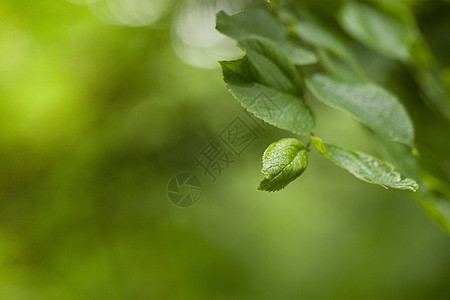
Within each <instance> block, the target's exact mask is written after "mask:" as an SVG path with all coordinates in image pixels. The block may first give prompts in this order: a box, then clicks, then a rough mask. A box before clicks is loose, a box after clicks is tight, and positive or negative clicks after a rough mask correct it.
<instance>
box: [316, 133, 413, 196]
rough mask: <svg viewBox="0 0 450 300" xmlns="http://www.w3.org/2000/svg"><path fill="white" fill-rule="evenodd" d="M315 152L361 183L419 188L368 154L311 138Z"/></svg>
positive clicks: (392, 168)
mask: <svg viewBox="0 0 450 300" xmlns="http://www.w3.org/2000/svg"><path fill="white" fill-rule="evenodd" d="M311 142H312V144H313V145H314V147H316V148H317V150H318V151H319V152H320V153H321V154H323V155H324V156H325V157H326V158H328V159H329V160H330V161H331V162H333V163H334V164H335V165H337V166H338V167H340V168H342V169H344V170H347V171H348V172H350V173H351V174H352V175H353V176H355V177H357V178H359V179H361V180H362V181H365V182H368V183H373V184H378V185H381V186H383V187H392V188H395V189H401V190H411V191H414V192H415V191H416V190H417V189H418V188H419V186H418V184H417V182H416V181H414V180H413V179H411V178H405V179H402V178H401V175H400V173H398V172H397V171H396V170H395V169H394V167H393V166H392V165H391V164H389V163H387V162H384V161H381V160H378V159H376V158H374V157H372V156H370V155H368V154H365V153H362V152H356V151H350V150H347V149H344V148H341V147H338V146H335V145H331V144H324V143H323V142H322V140H321V139H319V138H317V137H311Z"/></svg>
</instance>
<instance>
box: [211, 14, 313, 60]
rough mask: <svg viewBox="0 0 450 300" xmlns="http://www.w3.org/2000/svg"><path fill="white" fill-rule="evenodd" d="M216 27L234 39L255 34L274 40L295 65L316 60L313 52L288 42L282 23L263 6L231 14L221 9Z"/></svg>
mask: <svg viewBox="0 0 450 300" xmlns="http://www.w3.org/2000/svg"><path fill="white" fill-rule="evenodd" d="M216 29H217V30H218V31H220V32H221V33H223V34H225V35H227V36H229V37H231V38H233V39H235V40H240V39H242V38H244V37H247V36H255V35H256V36H261V37H266V38H268V39H270V40H271V41H273V42H276V44H277V45H278V47H279V48H281V49H283V51H284V52H285V53H286V54H287V56H288V57H289V58H290V59H291V60H292V62H293V63H294V64H296V65H300V66H301V65H309V64H313V63H316V62H317V57H316V55H315V54H314V53H313V52H311V51H309V50H306V49H304V48H303V47H301V46H299V45H298V44H293V43H292V42H290V40H289V38H288V37H287V35H286V34H285V32H286V30H285V29H284V27H283V25H282V24H281V23H280V22H279V21H278V20H277V19H276V18H275V17H274V16H273V15H272V14H271V13H270V12H269V11H267V9H264V8H255V9H249V10H245V11H243V12H241V13H238V14H235V15H233V16H229V15H227V14H226V13H225V12H223V11H221V12H219V13H218V14H217V18H216Z"/></svg>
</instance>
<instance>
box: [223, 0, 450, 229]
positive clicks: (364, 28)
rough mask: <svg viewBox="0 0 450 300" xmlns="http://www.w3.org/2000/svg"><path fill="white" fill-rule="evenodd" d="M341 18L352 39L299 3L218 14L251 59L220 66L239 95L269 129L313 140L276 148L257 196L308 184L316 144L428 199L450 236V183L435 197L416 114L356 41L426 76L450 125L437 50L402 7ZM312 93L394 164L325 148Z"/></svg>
mask: <svg viewBox="0 0 450 300" xmlns="http://www.w3.org/2000/svg"><path fill="white" fill-rule="evenodd" d="M393 2H396V1H393ZM336 19H337V20H336V21H337V22H338V24H339V25H340V26H341V28H342V29H343V31H345V32H346V33H347V36H343V35H342V34H338V33H336V32H335V31H333V30H330V29H329V28H328V27H327V26H325V25H324V24H323V22H321V21H320V20H319V19H318V18H316V17H315V16H314V15H313V14H310V13H308V11H307V10H306V9H304V8H303V7H299V6H298V5H296V4H289V5H279V4H278V2H274V1H272V3H271V4H267V5H261V6H260V7H255V8H251V9H246V10H244V11H242V12H240V13H238V14H235V15H231V16H230V15H227V14H226V13H225V12H220V13H219V14H218V15H217V23H216V28H217V30H218V31H220V32H221V33H223V34H225V35H227V36H229V37H231V38H233V39H235V40H236V41H237V43H238V46H239V47H240V48H241V49H242V50H244V51H245V55H244V57H242V58H240V59H237V60H232V61H221V62H220V64H221V66H222V71H223V76H224V81H225V82H226V84H227V86H228V89H229V91H230V92H231V94H232V95H233V96H234V98H236V100H238V101H239V102H240V103H241V105H242V106H243V107H244V108H245V109H247V110H248V111H249V112H251V113H252V114H254V115H255V116H256V117H258V118H260V119H262V120H263V121H265V122H267V123H269V124H271V125H273V126H276V127H278V128H281V129H285V130H288V131H290V132H292V133H294V134H297V135H300V136H307V137H309V139H310V141H309V142H308V144H307V145H306V146H305V145H304V144H303V143H302V142H300V141H299V140H297V139H293V138H287V139H281V140H280V141H277V142H274V143H273V144H271V145H270V146H269V147H268V148H267V149H266V151H265V153H264V155H263V169H262V172H263V173H264V175H265V177H264V179H263V180H262V181H261V183H260V185H259V187H258V189H260V190H265V191H278V190H280V189H282V188H284V187H285V186H286V185H288V184H289V183H290V182H292V181H293V180H294V179H296V178H297V177H298V176H300V175H301V174H302V173H303V172H304V170H305V169H306V167H307V163H308V155H307V152H308V151H309V145H310V144H312V145H313V146H314V147H315V148H316V149H317V150H318V151H319V153H321V154H322V155H323V156H324V157H325V158H327V159H328V160H329V161H331V162H332V163H334V164H335V165H337V166H339V167H340V168H342V169H345V170H347V171H348V172H350V173H351V174H352V175H354V176H355V177H357V178H358V179H360V180H363V181H365V182H368V183H373V184H378V185H380V186H383V187H385V188H389V187H390V188H396V189H403V190H410V191H413V192H416V191H419V192H418V193H416V194H418V199H419V203H421V204H422V206H423V207H424V208H425V209H426V211H427V212H428V213H429V214H430V215H431V216H432V217H433V218H434V219H435V220H436V221H437V222H438V223H439V224H441V225H442V226H443V227H444V228H446V229H447V230H449V231H450V204H449V203H450V202H449V200H448V198H449V197H448V194H449V193H448V191H449V190H450V189H449V188H448V185H446V184H445V183H442V182H440V183H441V184H440V189H433V188H432V185H431V184H430V180H426V179H424V178H425V177H426V176H424V173H425V172H424V171H423V170H422V168H421V166H420V159H419V157H420V153H419V151H418V150H417V148H416V146H415V133H414V128H413V122H412V121H411V119H410V117H409V115H408V112H407V110H406V109H405V107H404V106H403V104H402V103H401V102H400V100H399V99H398V98H397V97H396V96H395V95H394V94H393V93H391V92H389V91H388V90H387V89H386V88H384V87H382V86H380V85H378V84H377V83H375V82H374V81H373V80H371V79H370V78H369V76H368V75H367V74H366V71H365V70H364V68H363V67H362V66H361V65H360V62H359V61H358V59H357V57H356V55H354V53H353V52H352V49H351V48H350V47H349V46H348V42H347V41H348V40H349V39H350V38H349V37H351V38H353V39H354V40H357V41H359V42H360V43H361V44H363V45H365V46H366V47H367V48H370V49H371V50H373V51H376V52H378V53H380V54H381V55H384V56H385V57H388V58H390V59H393V60H396V61H399V62H401V63H404V64H406V65H408V66H411V67H412V68H413V69H414V70H415V74H416V75H417V76H416V77H417V78H422V79H423V78H427V79H428V80H420V81H418V82H419V84H421V85H422V88H423V91H424V94H425V97H426V98H427V99H428V101H430V102H431V103H432V104H433V105H434V106H435V107H436V108H437V110H439V111H440V112H441V113H442V114H443V115H444V116H445V117H446V118H448V119H450V118H449V116H450V114H449V107H450V106H449V95H448V93H446V92H448V91H446V90H445V85H444V83H443V82H442V80H441V79H440V78H439V76H437V74H438V73H437V72H436V71H435V69H434V68H433V63H432V61H433V60H432V54H431V51H430V50H429V48H428V47H427V44H426V43H425V41H424V38H423V37H422V36H421V34H420V31H419V30H418V28H417V25H416V23H415V20H414V15H413V13H412V12H411V11H410V10H409V7H408V6H407V5H404V4H399V3H395V4H392V3H391V4H389V3H388V2H386V1H374V2H373V3H361V2H355V1H346V2H343V3H342V4H341V7H340V9H339V11H338V13H337V16H336ZM427 83H432V84H433V88H429V87H428V84H427ZM306 93H309V94H311V95H313V98H315V99H317V100H318V101H320V102H322V103H324V104H326V105H329V106H331V107H333V108H336V109H339V110H341V111H343V112H344V113H347V114H348V115H350V116H352V117H353V118H354V119H356V120H358V121H359V122H361V123H362V124H363V125H365V126H366V127H367V128H368V129H369V130H371V131H372V132H373V133H374V136H375V137H376V138H377V139H378V140H379V141H380V144H381V145H383V147H384V148H383V149H384V150H385V152H386V157H387V158H388V159H389V160H390V161H392V164H391V163H388V162H386V161H382V160H380V159H377V158H374V157H372V156H370V155H368V154H366V153H361V152H359V151H355V150H348V149H345V148H342V147H340V146H336V145H332V144H328V143H324V142H323V141H322V140H321V139H320V138H319V137H317V136H315V134H314V131H315V115H314V113H313V112H312V111H311V109H310V108H309V106H308V105H307V103H306V101H305V94H306ZM260 95H264V96H265V97H266V98H268V99H270V101H273V103H276V105H277V107H279V108H280V110H281V111H282V113H281V114H273V113H270V112H268V111H267V110H264V109H260V107H258V106H257V105H254V100H255V99H257V98H258V97H260ZM394 165H395V167H394ZM397 169H398V170H397ZM401 174H402V175H401ZM427 176H428V177H427V179H430V178H432V180H431V181H434V182H436V181H437V180H436V178H435V177H433V176H431V175H429V174H428V175H427ZM419 186H420V189H419ZM443 186H444V187H443Z"/></svg>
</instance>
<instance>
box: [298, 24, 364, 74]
mask: <svg viewBox="0 0 450 300" xmlns="http://www.w3.org/2000/svg"><path fill="white" fill-rule="evenodd" d="M293 29H294V32H295V33H296V35H297V36H299V37H300V38H301V39H302V40H304V41H306V42H308V43H310V44H312V45H314V46H316V47H317V48H319V49H326V50H328V51H329V52H331V53H333V54H335V55H337V56H338V57H340V58H341V59H343V60H344V61H345V62H346V63H348V65H349V67H351V68H352V69H353V70H354V71H355V72H357V73H358V74H359V75H360V76H361V77H363V78H365V76H366V75H365V73H364V70H363V69H362V68H361V66H360V64H359V62H358V61H357V60H356V59H355V58H354V56H353V55H352V52H351V51H350V49H348V47H347V45H346V43H345V42H344V39H343V38H342V37H341V36H340V35H339V34H337V33H335V32H333V31H332V30H330V29H328V28H327V27H326V26H324V25H322V24H321V23H320V22H318V21H315V20H314V19H313V18H311V17H309V18H308V20H298V21H297V23H296V24H295V26H294V28H293ZM321 59H323V57H322V58H321ZM322 62H323V61H322ZM325 63H326V62H325Z"/></svg>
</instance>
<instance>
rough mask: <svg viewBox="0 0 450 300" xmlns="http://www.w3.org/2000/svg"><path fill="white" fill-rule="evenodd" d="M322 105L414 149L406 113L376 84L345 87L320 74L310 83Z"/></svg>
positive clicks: (395, 98)
mask: <svg viewBox="0 0 450 300" xmlns="http://www.w3.org/2000/svg"><path fill="white" fill-rule="evenodd" d="M306 86H307V87H308V90H309V91H310V92H311V93H312V94H313V95H314V97H315V98H317V99H318V100H320V101H321V102H323V103H325V104H327V105H329V106H331V107H334V108H337V109H340V110H342V111H344V112H346V113H348V114H349V115H351V116H352V117H354V118H355V119H357V120H358V121H360V122H361V123H363V124H365V125H366V126H368V127H369V128H371V129H372V130H374V131H375V132H377V133H379V134H381V135H382V136H384V137H386V138H388V139H390V140H392V141H397V142H401V143H404V144H407V145H409V146H411V147H414V128H413V124H412V122H411V119H410V118H409V116H408V113H407V111H406V109H405V108H404V107H403V105H402V104H401V103H400V101H399V100H398V99H397V97H395V96H394V95H392V94H390V93H389V92H387V91H386V90H385V89H383V88H381V87H380V86H378V85H376V84H372V83H367V84H360V83H344V82H340V81H336V80H333V79H331V78H329V77H327V76H324V75H321V74H316V75H314V76H312V77H311V78H309V79H307V80H306Z"/></svg>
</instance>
